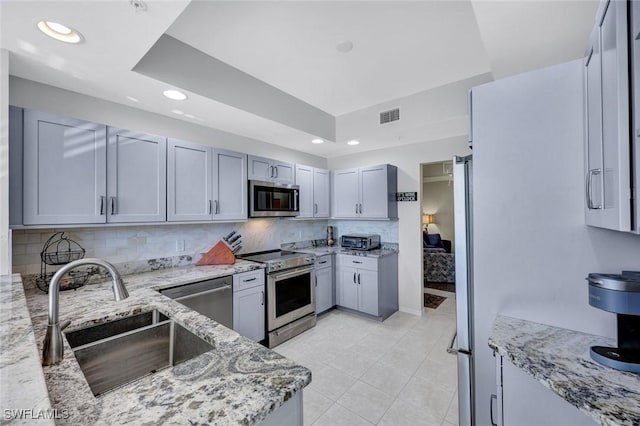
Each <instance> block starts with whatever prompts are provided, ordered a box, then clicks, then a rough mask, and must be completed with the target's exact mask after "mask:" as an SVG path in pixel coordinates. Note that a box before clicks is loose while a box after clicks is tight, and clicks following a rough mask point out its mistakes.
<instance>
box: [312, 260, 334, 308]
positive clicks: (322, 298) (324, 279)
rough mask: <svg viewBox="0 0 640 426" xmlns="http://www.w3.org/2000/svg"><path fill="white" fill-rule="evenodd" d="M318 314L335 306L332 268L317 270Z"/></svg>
mask: <svg viewBox="0 0 640 426" xmlns="http://www.w3.org/2000/svg"><path fill="white" fill-rule="evenodd" d="M315 272H316V314H319V313H321V312H324V311H326V310H327V309H330V308H331V307H332V306H333V273H332V268H319V269H316V271H315Z"/></svg>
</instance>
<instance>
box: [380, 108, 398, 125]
mask: <svg viewBox="0 0 640 426" xmlns="http://www.w3.org/2000/svg"><path fill="white" fill-rule="evenodd" d="M398 120H400V108H396V109H390V110H389V111H383V112H381V113H380V124H387V123H391V122H393V121H398Z"/></svg>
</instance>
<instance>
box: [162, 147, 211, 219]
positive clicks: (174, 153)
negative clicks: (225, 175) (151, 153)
mask: <svg viewBox="0 0 640 426" xmlns="http://www.w3.org/2000/svg"><path fill="white" fill-rule="evenodd" d="M167 154H168V155H167V218H168V220H169V221H170V222H171V221H190V220H211V217H212V205H211V204H212V195H211V185H212V173H211V148H209V147H207V146H203V145H197V144H193V143H190V142H183V141H179V140H176V139H169V141H168V153H167Z"/></svg>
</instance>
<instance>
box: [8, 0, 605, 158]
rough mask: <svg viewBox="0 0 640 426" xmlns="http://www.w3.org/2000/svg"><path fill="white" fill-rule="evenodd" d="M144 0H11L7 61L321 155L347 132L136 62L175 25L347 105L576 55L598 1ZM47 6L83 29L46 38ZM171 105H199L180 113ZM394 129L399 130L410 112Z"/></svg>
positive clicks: (102, 94) (333, 106) (56, 81)
mask: <svg viewBox="0 0 640 426" xmlns="http://www.w3.org/2000/svg"><path fill="white" fill-rule="evenodd" d="M146 3H147V6H148V8H147V10H146V11H144V12H136V11H134V9H133V8H132V7H131V5H130V4H129V0H112V1H95V2H90V1H67V2H61V1H52V0H50V1H40V2H37V1H11V0H2V1H1V2H0V7H1V9H0V12H1V15H2V16H1V25H2V32H1V39H0V42H1V43H0V45H1V46H2V47H3V48H6V49H8V50H9V51H10V52H11V56H10V73H11V74H12V75H15V76H19V77H22V78H26V79H30V80H34V81H38V82H41V83H45V84H50V85H53V86H57V87H61V88H64V89H68V90H72V91H76V92H79V93H83V94H87V95H91V96H96V97H99V98H103V99H107V100H110V101H114V102H118V103H123V104H127V105H129V106H134V107H138V108H141V109H145V110H148V111H152V112H155V113H159V114H164V115H167V116H171V117H174V118H181V119H184V120H186V121H190V122H193V123H196V124H200V125H204V126H209V127H214V128H219V129H221V130H225V131H229V132H232V133H237V134H240V135H243V136H247V137H251V138H255V139H259V140H263V141H266V142H270V143H275V144H278V145H283V146H286V147H289V148H293V149H298V150H302V151H305V152H309V153H312V154H316V155H320V156H324V157H331V156H335V155H342V154H344V153H348V152H349V148H348V147H346V145H345V144H344V143H345V142H346V140H345V141H343V140H338V141H336V142H337V143H325V144H322V145H312V144H311V143H310V142H309V141H310V140H311V139H312V138H313V135H310V134H308V133H306V132H304V131H300V130H299V129H295V128H292V127H289V126H286V125H284V124H282V123H277V122H275V121H272V120H268V119H266V118H264V117H261V116H259V115H256V114H252V113H248V112H246V111H243V110H241V109H239V108H235V107H231V106H229V105H226V104H223V103H221V102H217V101H216V100H214V99H211V97H205V96H201V95H199V94H197V93H189V99H188V100H187V101H185V102H181V103H176V102H173V101H169V100H168V99H165V98H164V97H163V96H162V95H161V92H162V91H163V90H165V89H166V88H167V84H166V83H162V82H160V81H157V80H154V79H152V78H150V77H147V76H144V75H141V74H139V73H136V72H133V71H131V70H132V68H133V67H134V66H135V65H136V64H137V63H138V61H139V60H140V59H141V58H142V57H143V56H144V55H145V53H147V52H148V51H149V50H150V48H151V47H152V46H153V44H154V43H155V42H156V41H157V40H158V39H159V37H160V36H161V35H162V34H164V33H165V32H166V33H167V34H169V35H171V36H172V37H174V38H176V39H178V40H180V41H182V42H184V43H186V44H188V45H191V46H192V47H195V48H197V49H199V50H201V51H202V52H204V53H206V54H208V55H210V56H213V57H215V58H217V59H218V60H220V61H222V62H225V63H227V64H228V65H231V66H232V67H235V68H237V69H238V70H240V71H242V72H244V73H247V74H249V75H251V76H253V77H255V78H257V79H259V80H262V81H263V82H265V83H267V84H269V85H271V86H274V87H276V88H278V89H280V90H281V91H283V92H286V93H288V94H290V95H292V96H294V97H296V98H298V99H300V100H301V101H304V102H306V103H308V104H311V105H313V106H315V107H317V108H319V109H321V110H324V111H326V112H328V113H329V114H332V115H334V116H338V117H340V116H345V115H349V114H350V113H352V112H356V111H358V110H362V109H364V108H368V107H371V106H373V105H378V104H385V103H389V102H390V101H392V100H396V99H399V98H404V97H407V96H408V95H415V94H418V93H420V92H424V91H426V90H429V89H433V88H436V87H440V86H443V85H447V84H450V83H454V82H457V81H460V80H464V79H471V77H474V76H478V75H480V74H485V73H493V75H494V76H497V77H502V76H507V75H511V74H514V73H518V72H523V71H527V70H531V69H535V68H539V67H542V66H547V65H552V64H555V63H560V62H564V61H567V60H571V59H576V58H579V57H580V56H581V55H582V53H583V51H584V46H585V45H586V40H587V37H588V34H589V32H590V29H591V27H592V26H593V20H594V16H595V11H596V9H597V5H598V1H597V0H590V1H546V2H545V1H515V0H514V1H496V2H494V1H491V2H490V1H473V2H469V1H467V0H458V1H452V0H445V1H410V2H405V1H388V2H379V1H333V2H326V1H325V2H322V1H281V2H270V1H258V2H245V1H226V2H224V1H193V2H191V3H190V2H189V1H187V0H147V1H146ZM40 19H47V20H51V21H58V22H61V23H64V24H65V25H68V26H70V27H73V28H75V29H77V30H79V31H80V32H81V33H82V34H83V35H84V37H85V42H84V43H82V44H80V45H67V44H64V43H61V42H58V41H55V40H52V39H48V38H47V37H45V36H44V35H42V34H41V33H40V32H39V31H38V30H37V28H36V25H35V24H36V23H37V21H39V20H40ZM344 40H350V41H352V42H353V45H354V48H353V50H352V51H351V52H349V53H340V52H338V51H337V50H336V48H335V47H336V44H337V43H339V42H341V41H344ZM461 95H462V93H461ZM127 96H133V97H135V98H137V99H138V100H139V102H137V103H135V102H132V101H130V100H128V99H127ZM176 109H178V110H180V111H182V112H184V113H188V114H191V115H193V118H188V117H185V116H184V115H176V113H175V112H173V111H175V110H176ZM451 119H452V118H448V120H451ZM453 119H457V118H456V117H454V118H453ZM338 122H340V120H338ZM433 125H434V123H432V126H433ZM392 129H394V130H391V132H392V133H393V132H394V131H397V132H398V134H400V133H402V132H403V128H402V124H401V123H398V124H397V125H394V128H392ZM389 132H390V130H389V129H385V131H384V132H381V134H380V136H379V137H378V141H377V144H371V145H370V146H369V148H367V145H366V142H367V141H366V140H362V144H361V146H360V147H359V148H358V149H360V150H363V149H374V148H379V147H380V145H381V144H384V141H385V138H387V137H388V134H389ZM338 133H339V134H340V132H338ZM366 136H367V137H371V138H372V139H374V138H375V137H374V136H372V135H366ZM353 137H357V135H355V136H353ZM416 137H419V135H416ZM397 139H400V138H399V137H398V138H397ZM427 139H429V137H426V136H425V140H427ZM363 145H365V146H363Z"/></svg>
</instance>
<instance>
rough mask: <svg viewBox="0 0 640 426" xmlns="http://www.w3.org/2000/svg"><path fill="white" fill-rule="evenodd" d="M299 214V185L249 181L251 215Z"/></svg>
mask: <svg viewBox="0 0 640 426" xmlns="http://www.w3.org/2000/svg"><path fill="white" fill-rule="evenodd" d="M299 214H300V187H299V186H298V185H291V184H284V183H276V182H265V181H259V180H250V181H249V217H294V216H298V215H299Z"/></svg>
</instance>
